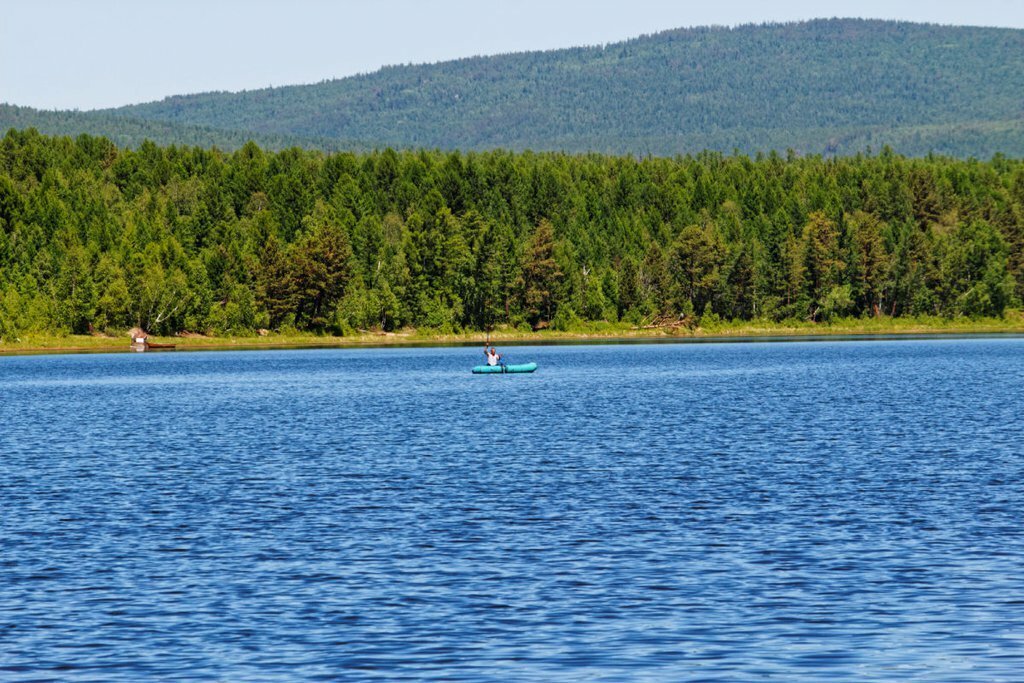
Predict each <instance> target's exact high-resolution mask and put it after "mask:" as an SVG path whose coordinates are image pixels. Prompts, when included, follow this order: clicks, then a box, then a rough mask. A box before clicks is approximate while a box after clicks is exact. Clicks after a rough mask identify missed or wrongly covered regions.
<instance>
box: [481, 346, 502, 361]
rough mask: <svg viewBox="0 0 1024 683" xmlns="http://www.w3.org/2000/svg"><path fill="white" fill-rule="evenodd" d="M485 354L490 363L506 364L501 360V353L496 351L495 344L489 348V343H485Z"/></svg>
mask: <svg viewBox="0 0 1024 683" xmlns="http://www.w3.org/2000/svg"><path fill="white" fill-rule="evenodd" d="M484 355H485V356H487V364H488V365H492V366H493V365H498V364H501V365H504V363H502V362H501V354H500V353H498V352H497V351H495V350H494V347H493V346H492V347H491V348H490V349H488V348H487V344H484Z"/></svg>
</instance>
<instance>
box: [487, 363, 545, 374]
mask: <svg viewBox="0 0 1024 683" xmlns="http://www.w3.org/2000/svg"><path fill="white" fill-rule="evenodd" d="M536 369H537V364H536V363H520V364H518V365H477V366H476V367H474V368H473V374H474V375H499V374H501V375H504V374H508V373H510V372H533V371H534V370H536Z"/></svg>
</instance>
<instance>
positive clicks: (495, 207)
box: [0, 131, 1024, 339]
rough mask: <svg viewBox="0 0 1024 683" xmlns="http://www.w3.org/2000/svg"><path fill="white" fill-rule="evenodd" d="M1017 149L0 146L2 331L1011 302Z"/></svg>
mask: <svg viewBox="0 0 1024 683" xmlns="http://www.w3.org/2000/svg"><path fill="white" fill-rule="evenodd" d="M1022 203H1024V162H1021V161H1020V160H1012V159H1008V158H1005V157H997V158H995V159H993V160H992V161H990V162H978V161H969V162H961V161H955V160H952V159H948V158H942V157H930V158H928V159H907V158H904V157H901V156H898V155H896V154H894V153H892V152H891V151H890V150H883V152H882V153H880V154H879V155H877V156H864V155H862V156H858V157H852V158H847V159H830V160H825V159H822V158H818V157H809V158H801V157H798V156H796V155H791V156H790V157H789V158H786V159H783V158H781V157H779V156H778V155H769V156H767V157H761V158H758V159H750V158H747V157H742V156H732V157H725V156H722V155H720V154H715V153H702V154H700V155H698V156H696V157H681V158H678V159H671V160H669V159H657V158H646V159H635V158H627V157H606V156H598V155H589V156H584V157H579V156H569V155H563V154H533V153H524V154H519V155H517V154H511V153H508V152H490V153H486V154H476V153H471V154H451V153H440V152H426V151H421V152H395V151H393V150H385V151H383V152H375V153H371V154H366V155H355V154H350V153H343V154H335V155H325V154H323V153H315V152H304V151H302V150H298V149H292V150H288V151H286V152H281V153H276V154H275V153H269V152H265V151H263V150H261V149H260V148H258V147H256V146H255V145H247V146H245V147H243V148H242V149H241V150H239V151H238V152H236V153H234V154H224V153H222V152H219V151H216V150H203V149H198V148H187V147H172V148H161V147H159V146H156V145H145V146H144V147H142V148H140V149H139V150H138V151H137V152H136V151H131V150H124V149H118V148H117V147H115V146H113V145H111V144H110V143H109V141H106V140H103V139H96V138H89V137H84V136H83V137H80V138H78V139H76V140H69V139H66V138H49V137H45V136H41V135H39V134H38V133H35V132H34V131H29V132H17V131H12V132H10V133H8V134H7V135H6V136H5V137H4V138H3V139H2V140H0V335H3V337H4V338H5V339H7V338H11V337H16V336H18V335H19V334H21V333H23V332H25V331H33V330H49V331H63V332H86V331H88V330H90V328H91V329H93V330H96V331H110V332H117V331H123V330H125V329H127V328H128V327H131V326H135V325H139V326H141V327H143V328H145V329H146V330H147V331H149V332H151V333H157V334H174V333H176V332H182V331H192V332H208V333H216V334H244V333H247V332H251V331H252V330H254V329H256V328H263V327H266V328H270V329H273V330H285V331H287V330H292V331H295V332H326V331H342V332H348V331H356V330H383V331H393V330H396V329H398V328H400V327H402V326H416V327H421V328H430V329H433V330H437V331H442V332H458V331H464V330H489V329H495V328H498V327H501V326H508V327H519V326H523V325H527V326H536V327H543V326H545V325H548V326H552V327H557V328H558V329H561V330H570V329H583V328H587V326H593V325H601V324H607V325H618V324H624V323H625V324H629V323H631V324H638V325H639V324H647V323H649V322H650V321H652V320H654V319H668V320H679V319H680V318H686V319H689V320H693V321H696V320H699V321H700V322H701V324H706V325H709V326H714V327H716V328H717V327H721V326H728V325H730V324H732V323H733V322H735V321H750V320H755V319H765V320H771V321H781V320H797V321H801V324H810V323H812V322H813V321H820V322H825V321H833V322H834V321H836V320H841V319H843V318H845V317H867V316H872V317H881V316H897V317H898V316H943V317H945V318H955V317H961V316H965V317H973V316H999V315H1001V314H1002V313H1003V312H1004V311H1005V310H1006V309H1007V308H1013V307H1014V306H1016V305H1018V304H1019V298H1018V297H1019V294H1020V292H1022V291H1024V288H1022V283H1024V256H1022V253H1021V250H1022V249H1024V227H1022V225H1024V222H1022V219H1024V204H1022Z"/></svg>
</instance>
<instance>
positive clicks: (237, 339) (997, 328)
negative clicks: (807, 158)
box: [0, 311, 1024, 354]
mask: <svg viewBox="0 0 1024 683" xmlns="http://www.w3.org/2000/svg"><path fill="white" fill-rule="evenodd" d="M944 334H950V335H974V334H1024V313H1022V312H1021V311H1011V312H1008V313H1007V315H1006V316H1005V317H1003V318H985V319H968V318H963V319H954V320H948V319H942V318H871V319H859V318H851V319H845V320H839V321H836V322H833V323H811V322H797V321H790V322H781V323H780V322H772V321H743V322H709V323H707V324H704V325H702V326H699V327H697V328H695V329H688V328H674V329H638V328H635V327H632V326H630V325H627V324H624V323H584V324H581V325H579V326H578V327H576V328H575V329H573V330H570V331H556V330H542V331H539V332H530V331H524V330H520V329H515V328H507V329H505V328H499V329H496V330H494V331H492V332H490V333H484V332H462V333H443V332H436V331H431V330H413V329H408V330H402V331H399V332H393V333H379V332H378V333H374V332H363V333H359V334H353V335H346V336H333V335H317V334H302V333H295V332H292V333H271V334H268V335H266V336H258V335H252V336H216V337H215V336H197V335H189V336H181V337H152V338H151V339H152V341H153V342H155V343H161V344H175V345H176V347H177V348H179V349H209V350H213V349H234V348H238V349H260V348H266V349H272V348H281V347H288V348H302V347H308V348H314V347H361V346H362V347H372V346H400V345H420V346H430V345H458V344H482V343H483V342H484V340H485V339H490V341H492V342H494V343H495V344H502V343H516V344H526V343H558V342H565V343H572V342H587V341H590V342H602V341H606V342H609V343H613V342H615V341H643V340H651V341H665V340H677V341H687V340H709V339H722V340H741V339H757V338H768V337H772V338H778V337H783V338H793V339H800V338H807V337H834V336H842V337H857V336H878V335H885V336H897V337H898V336H900V335H906V336H917V335H944ZM128 350H129V338H128V334H127V332H125V333H124V334H123V335H122V336H88V335H52V334H45V333H26V334H24V335H22V336H21V337H20V338H19V340H17V341H7V340H5V341H0V354H20V353H40V352H42V353H45V352H83V353H85V352H109V351H128Z"/></svg>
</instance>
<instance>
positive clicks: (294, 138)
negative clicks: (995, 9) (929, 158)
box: [0, 19, 1024, 157]
mask: <svg viewBox="0 0 1024 683" xmlns="http://www.w3.org/2000/svg"><path fill="white" fill-rule="evenodd" d="M1022 93H1024V30H1019V29H999V28H974V27H950V26H937V25H931V24H913V23H906V22H892V21H880V20H861V19H823V20H815V21H809V22H800V23H790V24H764V25H746V26H740V27H737V28H721V27H716V28H691V29H677V30H672V31H666V32H663V33H658V34H654V35H648V36H642V37H639V38H634V39H632V40H627V41H624V42H620V43H615V44H610V45H605V46H596V47H580V48H568V49H561V50H551V51H545V52H527V53H517V54H506V55H497V56H491V57H472V58H467V59H460V60H456V61H449V62H442V63H437V64H428V65H415V66H393V67H385V68H383V69H381V70H379V71H376V72H374V73H370V74H365V75H359V76H353V77H349V78H343V79H337V80H332V81H325V82H322V83H319V84H315V85H300V86H287V87H279V88H267V89H262V90H253V91H246V92H239V93H205V94H199V95H183V96H174V97H169V98H166V99H164V100H162V101H159V102H151V103H148V104H140V105H133V106H128V107H121V108H117V109H110V110H104V111H99V112H87V113H78V112H74V113H72V112H37V111H35V110H26V109H25V108H11V107H2V108H0V126H3V127H4V128H6V127H9V126H11V125H17V127H25V124H26V123H28V125H34V126H36V127H38V128H40V130H42V131H43V132H49V133H63V134H73V133H74V132H75V131H76V130H80V131H81V132H86V131H88V132H91V133H103V132H104V131H109V132H106V133H104V134H106V135H108V136H109V137H111V138H112V139H114V140H115V141H118V140H119V138H118V133H121V135H120V138H121V141H122V142H123V144H137V142H138V141H140V140H139V136H140V135H142V136H144V137H150V138H151V139H154V140H155V141H156V142H161V143H170V142H177V143H185V142H187V141H188V140H190V139H201V140H208V141H211V144H217V145H219V146H222V147H227V148H235V147H238V146H239V145H240V144H241V142H243V141H244V140H245V139H248V138H249V137H252V138H254V139H256V140H257V142H260V143H261V144H265V145H266V146H269V147H272V148H277V147H280V146H288V145H301V146H307V147H323V148H327V149H332V148H349V147H355V148H368V147H385V146H392V147H400V148H409V147H427V148H435V147H436V148H441V149H462V150H480V149H490V148H508V149H512V150H523V149H534V150H561V151H569V152H590V151H596V152H606V153H614V154H633V155H647V154H652V155H659V156H671V155H675V154H683V153H691V152H697V151H700V150H702V149H717V150H721V151H725V152H731V151H732V150H734V149H738V150H739V151H741V152H746V153H753V152H757V151H768V150H771V149H776V150H785V149H794V150H797V151H798V152H802V153H810V154H844V153H855V152H859V151H863V150H864V149H865V148H866V147H869V146H871V147H875V148H877V147H880V146H882V145H885V144H888V145H890V146H892V147H893V148H894V149H895V150H896V151H898V152H902V153H904V154H909V155H923V154H927V153H928V152H931V151H934V152H937V153H941V154H947V155H950V156H960V157H965V156H976V157H990V156H992V155H993V154H995V153H1003V154H1006V155H1010V156H1024V96H1022ZM14 109H17V110H18V111H17V113H18V114H19V116H18V117H17V118H18V119H19V121H20V123H18V124H12V123H11V120H12V119H13V118H15V117H14V116H13V115H12V110H14ZM58 124H59V129H55V126H58ZM188 144H194V143H191V142H189V143H188Z"/></svg>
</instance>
